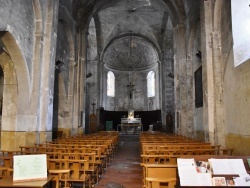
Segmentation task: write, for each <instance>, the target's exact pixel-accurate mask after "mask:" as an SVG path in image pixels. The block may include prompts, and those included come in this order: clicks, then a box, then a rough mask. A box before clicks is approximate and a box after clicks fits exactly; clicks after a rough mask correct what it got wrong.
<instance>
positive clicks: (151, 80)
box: [147, 71, 155, 97]
mask: <svg viewBox="0 0 250 188" xmlns="http://www.w3.org/2000/svg"><path fill="white" fill-rule="evenodd" d="M147 93H148V97H154V96H155V73H154V72H153V71H150V72H149V73H148V76H147Z"/></svg>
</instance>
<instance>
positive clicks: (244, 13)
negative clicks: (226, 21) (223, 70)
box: [231, 0, 250, 66]
mask: <svg viewBox="0 0 250 188" xmlns="http://www.w3.org/2000/svg"><path fill="white" fill-rule="evenodd" d="M249 3H250V0H240V1H239V0H231V11H232V29H233V42H234V45H233V49H234V66H237V65H240V64H241V63H244V62H246V61H247V60H249V59H250V11H249Z"/></svg>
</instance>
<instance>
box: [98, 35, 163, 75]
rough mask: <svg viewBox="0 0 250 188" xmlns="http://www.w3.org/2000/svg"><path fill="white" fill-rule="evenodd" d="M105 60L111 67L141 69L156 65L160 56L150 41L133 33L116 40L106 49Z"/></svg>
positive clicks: (106, 64)
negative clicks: (134, 35)
mask: <svg viewBox="0 0 250 188" xmlns="http://www.w3.org/2000/svg"><path fill="white" fill-rule="evenodd" d="M103 61H104V62H105V66H106V67H107V68H109V69H114V70H120V71H129V70H133V71H140V70H144V69H149V68H152V67H153V66H155V65H156V63H157V61H158V56H157V53H156V51H155V49H154V48H153V47H152V46H151V45H150V44H149V43H148V42H146V41H145V40H143V39H141V38H139V37H133V36H132V35H131V36H127V37H123V38H121V39H118V40H115V41H114V42H113V43H112V44H111V45H110V46H109V48H108V49H107V50H106V52H105V55H104V58H103Z"/></svg>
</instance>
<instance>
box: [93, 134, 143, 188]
mask: <svg viewBox="0 0 250 188" xmlns="http://www.w3.org/2000/svg"><path fill="white" fill-rule="evenodd" d="M119 139H120V147H119V151H118V152H117V153H116V155H115V157H114V158H113V159H111V162H110V164H109V166H108V169H107V170H106V172H105V173H104V175H103V176H102V177H101V179H100V181H99V183H98V184H97V185H95V188H125V187H126V188H142V167H141V166H140V162H141V158H140V148H139V136H138V135H120V137H119Z"/></svg>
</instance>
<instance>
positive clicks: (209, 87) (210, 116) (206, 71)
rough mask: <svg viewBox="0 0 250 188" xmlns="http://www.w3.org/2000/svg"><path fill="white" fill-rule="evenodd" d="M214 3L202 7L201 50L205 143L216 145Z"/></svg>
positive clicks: (203, 4) (207, 2)
mask: <svg viewBox="0 0 250 188" xmlns="http://www.w3.org/2000/svg"><path fill="white" fill-rule="evenodd" d="M212 8H213V2H212V1H204V2H203V3H202V6H201V13H203V14H202V15H201V40H202V42H201V48H202V78H203V80H202V81H203V95H204V102H203V103H204V105H203V121H204V122H203V125H204V131H205V141H208V142H211V143H212V144H214V142H215V140H214V131H215V122H214V121H215V120H214V117H215V111H214V109H215V106H214V104H215V101H214V67H213V66H214V65H213V49H212V48H213V44H212V34H213V20H212V19H213V15H212V12H213V11H212Z"/></svg>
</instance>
